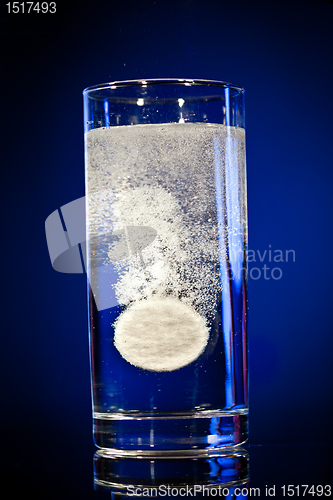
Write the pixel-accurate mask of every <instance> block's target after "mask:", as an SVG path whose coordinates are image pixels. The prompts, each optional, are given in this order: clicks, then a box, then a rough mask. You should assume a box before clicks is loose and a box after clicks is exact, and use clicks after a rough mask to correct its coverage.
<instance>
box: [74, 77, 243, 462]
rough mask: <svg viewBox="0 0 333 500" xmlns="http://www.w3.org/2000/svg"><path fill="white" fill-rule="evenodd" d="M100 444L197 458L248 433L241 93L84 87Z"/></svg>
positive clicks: (161, 84)
mask: <svg viewBox="0 0 333 500" xmlns="http://www.w3.org/2000/svg"><path fill="white" fill-rule="evenodd" d="M83 95H84V126H85V171H86V226H87V274H88V300H89V331H90V347H91V350H90V358H91V372H92V373H91V381H92V399H93V422H94V424H93V427H94V431H93V433H94V440H95V444H96V445H97V446H98V447H100V448H108V449H112V450H113V451H114V452H117V453H118V454H123V455H125V456H139V455H140V456H142V455H147V456H158V455H160V454H162V455H163V456H165V455H168V454H169V455H172V454H175V455H176V456H196V455H197V456H199V455H201V456H202V455H203V454H205V453H213V452H215V451H218V450H220V449H221V448H223V447H226V446H235V445H238V444H241V443H244V442H245V441H246V439H247V435H248V396H247V388H248V371H247V340H246V327H247V321H246V312H247V292H246V290H247V264H246V251H247V203H246V162H245V129H244V89H242V88H240V87H238V86H236V85H234V84H229V83H224V82H218V81H205V80H182V79H167V80H138V81H125V82H112V83H106V84H102V85H97V86H94V87H90V88H87V89H85V90H84V92H83Z"/></svg>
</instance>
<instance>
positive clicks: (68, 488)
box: [3, 436, 333, 500]
mask: <svg viewBox="0 0 333 500" xmlns="http://www.w3.org/2000/svg"><path fill="white" fill-rule="evenodd" d="M43 437H44V442H42V441H41V442H37V441H38V436H35V438H36V442H33V439H32V438H33V437H32V436H27V437H26V440H25V441H24V442H22V441H21V443H20V444H17V443H16V444H14V445H10V444H8V445H7V446H6V448H5V449H4V453H3V468H4V469H5V475H4V477H5V483H4V485H6V486H8V487H9V490H10V491H11V494H16V495H18V494H20V495H26V494H28V493H33V495H34V498H35V499H36V498H37V499H42V498H43V499H44V498H45V499H53V498H61V499H63V500H67V499H76V498H77V499H96V500H98V499H99V498H100V499H102V498H111V496H112V497H113V498H118V496H120V495H119V491H123V492H125V493H126V491H125V490H124V488H119V485H120V484H125V486H126V487H130V489H127V493H129V496H128V497H134V498H139V497H138V496H134V492H137V493H141V496H142V497H145V498H147V496H146V495H147V494H148V491H147V490H144V488H148V487H149V486H155V487H156V488H158V487H160V489H159V490H158V495H159V497H160V498H178V497H179V498H180V497H182V498H191V497H192V496H193V497H194V496H195V497H196V498H212V496H213V495H214V491H213V492H212V495H210V494H209V492H207V488H209V487H210V488H213V487H215V490H216V491H215V496H216V497H218V498H228V499H229V498H246V496H247V497H248V498H250V497H254V496H255V497H260V498H271V497H274V498H278V499H279V498H281V499H282V498H289V496H288V495H287V493H285V496H284V495H283V491H284V490H283V487H284V486H285V487H286V492H287V488H288V486H290V485H294V495H293V497H294V498H319V497H321V498H330V496H329V495H328V493H329V488H328V486H326V489H324V490H323V492H322V494H321V495H319V494H318V492H320V491H321V489H319V490H318V489H316V488H317V487H318V486H320V485H323V486H324V487H325V485H332V481H333V456H332V449H331V447H330V446H329V445H325V444H295V445H293V444H281V445H267V444H265V445H258V444H249V445H247V446H246V447H245V448H246V451H243V452H242V453H239V454H238V455H239V456H238V458H237V457H236V458H235V457H230V456H228V457H221V458H217V457H215V458H208V459H206V460H205V459H199V460H174V461H170V460H169V461H168V460H166V461H164V462H163V461H161V460H159V461H157V460H155V461H147V460H142V459H138V460H137V461H133V460H130V461H128V460H126V459H119V458H118V459H112V458H107V457H103V456H98V455H96V454H95V453H96V448H95V447H94V445H93V444H92V440H91V438H90V436H86V437H84V436H83V438H82V439H81V440H74V439H71V438H69V437H68V436H67V437H65V436H63V437H60V436H55V438H56V439H55V440H54V441H53V442H47V441H46V440H45V436H43ZM247 452H248V455H247ZM237 464H238V465H237ZM248 473H249V479H248V478H247V474H248ZM237 474H238V476H237ZM236 476H237V477H236ZM103 481H104V483H103ZM233 481H234V482H233ZM108 483H109V484H108ZM186 485H188V488H187V491H186V490H185V489H184V488H185V487H186ZM199 485H205V486H206V489H205V490H204V493H202V492H200V490H199ZM218 485H220V486H221V488H220V490H218V489H216V488H218ZM297 485H300V490H299V494H298V496H297V489H295V487H296V486H297ZM301 485H309V488H310V486H314V489H313V490H312V491H314V492H315V494H311V493H310V494H306V495H305V496H303V493H304V488H303V489H302V487H301ZM168 486H169V490H168ZM190 486H192V495H191V493H190V490H191V488H190ZM194 486H196V487H197V489H196V492H195V495H193V493H194V490H193V487H194ZM236 486H238V487H239V488H247V491H248V495H244V491H245V490H244V491H243V496H242V495H241V494H240V493H241V491H242V490H238V493H239V494H238V495H237V496H236V495H235V487H236ZM135 487H137V488H141V489H135ZM175 487H178V488H183V489H182V490H180V495H178V497H177V495H176V490H175V489H172V488H175ZM224 487H228V488H229V492H230V494H229V496H223V488H224ZM309 488H308V490H309ZM254 489H256V490H254ZM292 490H293V488H290V489H289V492H290V493H291V492H292ZM111 492H113V493H112V495H111ZM168 492H169V494H168ZM224 492H225V490H224ZM268 493H270V494H268ZM155 496H156V495H155Z"/></svg>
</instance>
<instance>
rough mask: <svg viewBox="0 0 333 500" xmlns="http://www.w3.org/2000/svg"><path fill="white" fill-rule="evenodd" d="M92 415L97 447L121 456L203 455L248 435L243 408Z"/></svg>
mask: <svg viewBox="0 0 333 500" xmlns="http://www.w3.org/2000/svg"><path fill="white" fill-rule="evenodd" d="M93 418H94V423H93V432H94V440H95V444H96V446H97V447H99V448H107V449H110V450H112V453H114V454H117V455H118V456H128V457H135V456H146V457H158V456H159V455H160V456H164V457H165V456H166V455H168V456H171V455H173V456H175V457H177V458H180V457H182V456H184V457H186V458H188V457H195V456H199V455H200V456H203V455H205V454H207V453H210V452H211V453H214V450H216V451H217V452H218V451H219V450H221V448H225V447H232V446H237V445H240V444H243V443H245V442H246V441H247V438H248V411H247V410H244V409H242V410H233V411H230V412H225V411H209V412H200V413H195V414H191V415H158V416H156V415H154V416H147V415H142V414H136V415H135V416H134V415H131V416H128V415H123V414H112V415H111V414H109V413H94V415H93Z"/></svg>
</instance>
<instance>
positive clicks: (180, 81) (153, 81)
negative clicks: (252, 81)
mask: <svg viewBox="0 0 333 500" xmlns="http://www.w3.org/2000/svg"><path fill="white" fill-rule="evenodd" d="M148 85H183V86H186V87H192V86H200V85H201V86H206V87H220V88H230V89H233V90H236V91H238V92H239V94H243V93H244V92H245V89H244V87H241V86H240V85H237V84H235V83H231V82H224V81H220V80H205V79H192V78H140V79H138V80H117V81H113V82H106V83H100V84H97V85H92V86H90V87H86V88H85V89H84V90H83V91H82V94H83V95H88V94H90V93H92V94H93V93H94V92H98V91H100V90H107V89H112V90H114V89H116V88H117V87H135V86H140V87H142V86H148Z"/></svg>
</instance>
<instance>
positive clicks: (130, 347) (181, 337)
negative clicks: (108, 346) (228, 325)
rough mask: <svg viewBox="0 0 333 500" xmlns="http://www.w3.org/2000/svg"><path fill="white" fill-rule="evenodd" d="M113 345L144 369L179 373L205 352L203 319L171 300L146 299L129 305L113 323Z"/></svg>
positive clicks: (187, 307) (166, 298) (133, 363)
mask: <svg viewBox="0 0 333 500" xmlns="http://www.w3.org/2000/svg"><path fill="white" fill-rule="evenodd" d="M114 327H115V334H114V345H115V346H116V348H117V349H118V351H119V352H120V354H121V355H122V357H123V358H125V359H126V361H128V362H129V363H131V364H132V365H135V366H137V367H139V368H143V369H144V370H150V371H155V372H168V371H173V370H178V369H179V368H182V367H183V366H186V365H188V364H189V363H191V362H192V361H194V360H195V359H197V358H198V356H200V354H202V352H203V351H204V349H205V347H206V344H207V341H208V338H209V331H208V328H207V326H206V322H205V319H204V318H202V317H201V316H200V315H199V314H198V313H197V312H196V311H195V310H194V309H193V307H191V306H190V305H188V304H185V303H184V302H182V301H181V300H179V299H176V298H173V297H162V298H157V297H155V298H149V299H145V300H141V301H139V302H136V303H135V304H133V305H131V306H130V307H128V309H126V310H125V311H124V312H123V313H122V314H121V315H120V316H119V318H118V319H117V321H116V322H115V324H114Z"/></svg>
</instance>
